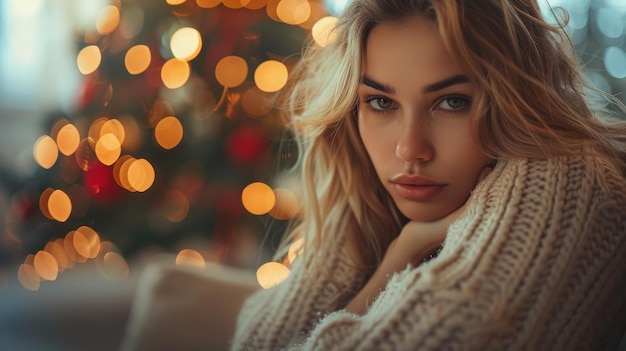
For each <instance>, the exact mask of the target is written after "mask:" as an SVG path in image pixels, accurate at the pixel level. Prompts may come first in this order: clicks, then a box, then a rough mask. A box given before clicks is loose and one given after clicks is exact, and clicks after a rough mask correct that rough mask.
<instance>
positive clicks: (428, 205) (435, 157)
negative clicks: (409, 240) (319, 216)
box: [358, 17, 492, 222]
mask: <svg viewBox="0 0 626 351" xmlns="http://www.w3.org/2000/svg"><path fill="white" fill-rule="evenodd" d="M358 95H359V108H358V110H359V115H358V119H359V123H358V125H359V132H360V135H361V139H362V140H363V144H364V145H365V149H366V150H367V153H368V154H369V156H370V159H371V160H372V163H373V164H374V168H375V169H376V173H377V174H378V177H379V178H380V181H381V182H382V184H383V185H384V187H385V188H386V189H387V191H388V192H389V194H390V195H391V197H392V198H393V200H394V201H395V203H396V205H397V206H398V208H399V209H400V211H401V212H402V213H403V214H404V215H405V216H407V217H408V218H409V219H411V220H415V221H423V222H427V221H433V220H436V219H438V218H441V217H444V216H446V215H448V214H450V213H451V212H452V211H454V210H456V209H457V208H459V207H461V206H462V205H463V204H464V203H465V201H466V200H467V199H468V197H469V195H470V193H471V191H472V190H473V189H474V187H475V186H476V183H477V179H478V176H479V174H480V172H481V170H482V169H483V168H484V167H486V166H487V165H489V164H491V163H492V160H491V159H490V158H489V157H487V156H486V155H485V154H484V153H483V152H482V151H481V150H480V148H479V145H478V143H477V142H476V140H474V138H473V136H472V114H471V113H470V111H471V104H472V100H473V97H474V96H475V87H474V85H473V84H472V83H471V82H470V81H469V80H468V79H467V77H466V75H465V74H464V72H463V71H462V70H461V69H460V68H459V67H458V66H457V65H455V63H454V61H453V60H452V57H451V56H450V54H449V53H448V52H447V51H446V49H445V47H444V44H443V41H442V39H441V37H440V36H439V33H438V32H437V26H436V24H435V22H434V21H431V20H428V19H424V18H422V17H413V18H411V19H409V20H406V21H403V22H390V23H382V24H379V25H378V26H376V27H375V28H374V29H373V30H372V31H371V33H370V36H369V38H368V40H367V44H366V56H365V67H364V75H363V77H361V84H360V86H359V92H358Z"/></svg>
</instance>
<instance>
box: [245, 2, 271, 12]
mask: <svg viewBox="0 0 626 351" xmlns="http://www.w3.org/2000/svg"><path fill="white" fill-rule="evenodd" d="M267 2H268V0H250V1H249V2H248V3H247V4H246V6H245V7H246V8H247V9H249V10H260V9H262V8H263V7H265V6H267Z"/></svg>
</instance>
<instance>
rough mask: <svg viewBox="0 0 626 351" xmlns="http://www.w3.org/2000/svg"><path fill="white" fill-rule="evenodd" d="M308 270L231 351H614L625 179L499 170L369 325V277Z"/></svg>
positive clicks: (612, 174) (252, 310) (579, 171)
mask: <svg viewBox="0 0 626 351" xmlns="http://www.w3.org/2000/svg"><path fill="white" fill-rule="evenodd" d="M331 241H334V242H329V243H328V244H329V245H328V246H326V248H325V249H324V252H321V253H320V255H321V256H320V257H324V261H323V262H324V264H328V265H329V266H328V267H330V269H331V271H332V276H333V277H334V278H335V279H336V280H337V281H339V282H341V283H342V284H343V286H342V287H339V288H338V287H336V286H335V285H334V284H333V283H332V282H331V281H330V280H329V279H328V278H327V276H325V275H323V274H316V273H315V272H313V268H314V267H313V266H312V267H309V268H306V267H304V264H302V262H298V260H296V262H295V264H294V266H293V267H292V273H291V275H290V277H289V278H288V279H287V280H285V281H284V282H283V283H281V284H280V285H278V286H276V287H273V288H271V289H268V290H261V291H259V292H257V293H255V295H253V296H252V297H251V298H249V299H248V300H247V301H246V303H245V304H244V307H243V308H242V310H241V312H240V315H239V319H238V323H237V329H236V333H235V337H234V339H233V342H232V345H231V347H232V350H244V349H245V350H279V349H291V348H295V349H298V350H396V351H397V350H506V349H508V350H603V349H609V348H614V347H616V343H617V342H618V341H619V337H620V336H621V335H622V333H623V330H624V329H623V328H624V318H626V317H624V316H625V314H624V312H626V304H625V302H626V297H625V296H626V288H625V287H626V279H625V277H626V181H625V179H624V177H623V176H621V175H620V174H619V173H618V172H617V171H616V170H615V168H614V167H612V166H611V165H610V164H608V162H606V161H605V160H603V159H602V158H600V157H574V158H572V157H570V158H566V157H559V158H553V159H549V160H537V161H529V160H514V161H500V162H499V163H498V165H497V166H496V168H495V169H494V171H493V172H492V173H491V174H490V175H489V176H488V177H487V178H486V179H485V180H484V181H483V182H482V183H480V184H479V185H478V187H477V188H476V189H475V190H474V192H473V194H472V196H471V199H470V203H469V206H468V207H467V209H466V211H465V212H464V214H463V215H462V216H461V217H460V218H459V219H457V220H456V221H455V222H454V223H453V224H452V225H451V226H450V228H449V230H448V233H447V236H446V239H445V242H444V245H443V248H442V249H441V251H440V253H439V255H438V256H437V257H436V258H434V259H432V260H430V261H428V262H426V263H423V264H421V265H419V266H417V267H411V266H408V267H407V268H406V269H405V270H403V271H401V272H398V273H396V274H394V275H393V276H392V277H391V278H390V280H389V282H388V284H387V286H386V288H385V289H384V290H383V291H382V292H381V294H380V295H379V296H378V297H377V298H376V300H375V301H374V303H373V304H372V306H371V307H370V308H369V309H368V311H367V312H366V313H365V314H364V315H355V314H351V313H348V312H346V311H345V310H343V308H344V307H345V305H346V304H347V302H349V301H350V299H351V298H352V297H353V296H354V295H355V294H356V292H358V291H359V290H360V288H361V287H362V286H363V284H364V283H365V282H366V280H367V278H368V277H364V276H362V274H359V273H358V272H357V271H356V270H354V269H352V268H351V267H350V266H348V265H346V264H344V263H342V262H343V260H341V255H342V254H343V252H342V250H343V248H344V246H343V245H342V243H343V241H344V239H343V238H342V236H341V234H340V233H338V235H337V236H336V237H335V238H334V239H333V240H331Z"/></svg>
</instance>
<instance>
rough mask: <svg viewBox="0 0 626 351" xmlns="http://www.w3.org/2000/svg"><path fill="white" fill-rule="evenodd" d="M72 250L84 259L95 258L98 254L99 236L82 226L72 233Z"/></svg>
mask: <svg viewBox="0 0 626 351" xmlns="http://www.w3.org/2000/svg"><path fill="white" fill-rule="evenodd" d="M73 244H74V250H76V253H77V254H79V255H80V256H82V257H84V258H95V257H96V256H98V252H100V236H99V235H98V233H96V231H95V230H93V229H91V228H90V227H88V226H82V227H80V228H78V229H76V231H74V238H73Z"/></svg>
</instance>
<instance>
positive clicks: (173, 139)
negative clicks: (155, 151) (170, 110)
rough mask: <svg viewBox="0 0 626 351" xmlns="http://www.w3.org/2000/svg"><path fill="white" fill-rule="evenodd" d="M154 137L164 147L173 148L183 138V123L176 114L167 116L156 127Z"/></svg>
mask: <svg viewBox="0 0 626 351" xmlns="http://www.w3.org/2000/svg"><path fill="white" fill-rule="evenodd" d="M154 138H155V140H156V142H157V144H158V145H159V146H161V147H162V148H164V149H166V150H169V149H173V148H175V147H176V146H177V145H178V144H179V143H180V141H181V140H182V139H183V125H182V124H181V123H180V121H179V120H178V118H176V117H174V116H169V117H165V118H163V119H161V120H160V121H159V123H157V125H156V127H155V128H154Z"/></svg>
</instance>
